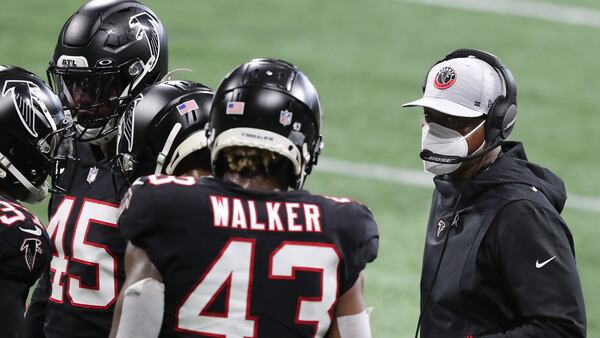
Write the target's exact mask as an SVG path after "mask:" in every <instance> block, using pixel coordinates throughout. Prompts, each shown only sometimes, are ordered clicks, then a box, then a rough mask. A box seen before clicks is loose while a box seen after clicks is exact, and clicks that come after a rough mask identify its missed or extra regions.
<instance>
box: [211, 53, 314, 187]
mask: <svg viewBox="0 0 600 338" xmlns="http://www.w3.org/2000/svg"><path fill="white" fill-rule="evenodd" d="M322 118H323V113H322V110H321V104H320V102H319V96H318V94H317V90H316V89H315V87H314V86H313V85H312V83H311V82H310V80H309V79H308V77H306V75H304V74H303V73H302V72H301V71H300V70H299V69H298V68H297V67H296V66H294V65H292V64H290V63H288V62H286V61H282V60H275V59H254V60H251V61H249V62H247V63H244V64H242V65H240V66H238V67H237V68H235V69H234V70H233V71H232V72H231V73H230V74H229V75H227V76H226V77H225V79H224V80H223V81H222V82H221V84H220V86H219V88H218V89H217V91H216V93H215V98H214V100H213V104H212V108H211V118H210V126H209V131H210V140H209V147H210V148H211V161H212V165H213V171H214V173H215V175H217V176H219V177H220V176H221V175H222V174H223V173H221V172H220V169H219V168H218V167H217V166H216V164H217V162H218V161H217V160H218V156H219V152H220V151H221V150H222V149H224V148H227V147H232V146H246V147H255V148H260V149H265V150H269V151H272V152H274V153H277V154H280V155H282V156H284V157H285V158H287V159H289V160H290V161H291V163H292V164H293V171H294V172H293V176H294V177H293V178H294V179H293V180H292V181H293V182H292V183H291V184H290V186H291V187H292V188H294V189H300V188H301V187H302V186H303V184H304V180H305V178H306V175H308V174H310V172H311V170H312V166H313V165H315V164H316V163H317V158H318V156H319V153H320V151H321V149H322V147H323V141H322V139H323V138H322V136H321V133H320V132H321V120H322Z"/></svg>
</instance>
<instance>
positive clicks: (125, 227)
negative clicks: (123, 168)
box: [119, 176, 379, 338]
mask: <svg viewBox="0 0 600 338" xmlns="http://www.w3.org/2000/svg"><path fill="white" fill-rule="evenodd" d="M121 208H122V210H123V211H122V214H121V216H120V218H119V226H120V229H121V231H122V233H123V234H124V235H125V237H126V238H128V239H129V240H131V242H132V243H133V244H134V245H136V246H138V247H141V248H142V249H144V250H145V251H146V252H147V253H148V256H149V257H150V260H151V261H152V262H153V264H154V265H155V266H156V267H157V269H158V270H159V272H160V273H161V275H162V277H163V279H164V283H165V314H164V319H163V326H162V331H161V337H198V336H200V337H227V338H236V337H239V338H242V337H261V338H269V337H273V338H275V337H277V338H280V337H323V336H324V335H325V334H326V333H327V331H328V330H329V327H330V325H331V322H332V320H333V311H334V307H335V304H336V301H337V299H338V297H339V296H340V295H342V294H344V293H345V292H346V291H347V290H349V289H350V288H351V287H352V286H353V285H354V284H355V282H356V280H357V278H358V276H359V273H360V272H361V271H362V270H363V269H364V268H365V265H366V264H367V263H368V262H370V261H373V260H374V259H375V258H376V256H377V250H378V240H379V233H378V229H377V225H376V223H375V221H374V219H373V217H372V215H371V213H370V211H369V210H368V209H367V208H366V207H365V206H363V205H361V204H358V203H355V202H352V201H350V200H347V199H337V198H327V197H323V196H316V195H312V194H310V193H308V192H307V191H303V190H298V191H289V192H261V191H256V190H248V189H243V188H240V187H239V186H237V185H235V184H232V183H227V182H222V181H219V180H216V179H213V178H192V177H173V176H148V177H146V178H143V179H140V180H138V181H137V182H136V183H134V185H133V187H132V189H131V190H130V191H129V193H128V194H127V195H126V197H125V198H124V200H123V202H122V204H121Z"/></svg>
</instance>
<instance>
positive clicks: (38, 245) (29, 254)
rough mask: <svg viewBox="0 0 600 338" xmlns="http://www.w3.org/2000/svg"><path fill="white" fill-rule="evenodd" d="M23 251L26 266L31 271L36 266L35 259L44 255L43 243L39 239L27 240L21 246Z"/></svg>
mask: <svg viewBox="0 0 600 338" xmlns="http://www.w3.org/2000/svg"><path fill="white" fill-rule="evenodd" d="M21 251H23V252H24V253H25V264H27V268H29V271H32V270H33V267H34V266H35V257H36V256H37V254H40V255H41V254H42V253H43V252H42V241H41V240H39V239H37V238H26V239H25V240H24V241H23V244H21Z"/></svg>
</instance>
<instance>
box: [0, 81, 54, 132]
mask: <svg viewBox="0 0 600 338" xmlns="http://www.w3.org/2000/svg"><path fill="white" fill-rule="evenodd" d="M41 92H42V91H41V90H40V88H39V87H38V86H37V85H36V84H35V83H33V82H30V81H23V80H7V81H6V82H5V83H4V88H3V89H2V96H3V97H4V96H7V95H11V97H12V100H13V104H14V106H15V109H16V111H17V113H18V115H19V118H20V119H21V122H23V125H24V126H25V129H27V131H28V132H29V133H30V134H31V135H32V136H34V137H37V136H38V133H37V130H36V129H35V124H36V116H37V118H38V119H39V120H40V121H42V123H44V125H46V127H47V128H49V129H52V130H56V124H55V123H54V120H53V119H52V116H51V115H50V113H49V111H48V108H47V107H46V105H45V104H44V101H43V100H42V99H41V98H40V94H41Z"/></svg>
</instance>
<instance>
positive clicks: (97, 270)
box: [67, 198, 119, 310]
mask: <svg viewBox="0 0 600 338" xmlns="http://www.w3.org/2000/svg"><path fill="white" fill-rule="evenodd" d="M88 202H90V203H93V204H101V205H105V206H109V207H112V208H115V209H116V211H115V212H118V208H119V205H118V204H115V203H110V202H104V201H99V200H95V199H91V198H84V199H83V203H82V204H81V208H80V209H79V215H78V216H77V220H76V221H75V229H74V230H73V233H72V235H71V250H73V247H74V245H73V244H74V242H75V237H76V236H75V235H76V233H77V230H78V228H79V226H80V224H79V219H80V217H81V214H82V213H83V210H85V205H86V203H88ZM92 222H93V223H94V224H100V225H104V226H108V227H111V228H115V229H117V228H118V227H119V226H118V225H117V224H116V223H109V222H104V221H101V220H97V219H94V218H91V217H90V218H89V219H88V222H87V224H86V230H85V234H84V235H83V244H85V245H89V246H93V247H96V248H100V249H104V250H105V251H106V253H107V254H108V255H109V256H111V257H112V258H113V269H114V270H113V282H114V290H115V294H114V295H113V298H112V300H110V302H108V304H107V305H105V306H97V305H88V304H81V303H77V302H76V301H74V300H73V297H72V296H71V287H70V286H71V278H73V279H77V280H78V281H79V287H80V288H81V289H87V290H94V291H98V290H100V263H95V262H89V261H84V260H81V259H77V258H75V257H73V256H74V255H73V253H72V252H71V258H70V260H71V261H73V262H77V263H80V264H84V265H87V266H90V267H93V268H94V270H95V276H96V285H95V286H91V287H90V286H86V285H85V284H84V283H82V281H81V276H77V275H73V274H70V273H69V274H68V277H67V282H68V283H67V285H68V287H67V297H69V300H70V302H71V305H73V306H74V307H80V308H86V309H98V310H105V309H108V308H110V307H111V306H112V305H113V304H114V303H115V302H116V301H117V298H118V297H119V294H118V293H119V292H118V290H119V282H118V278H117V277H118V276H117V274H118V269H117V268H118V260H117V257H116V256H115V255H114V254H113V253H112V252H111V251H110V250H109V247H108V246H107V245H106V244H101V243H94V242H90V241H88V240H87V235H88V232H89V231H90V228H91V223H92Z"/></svg>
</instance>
